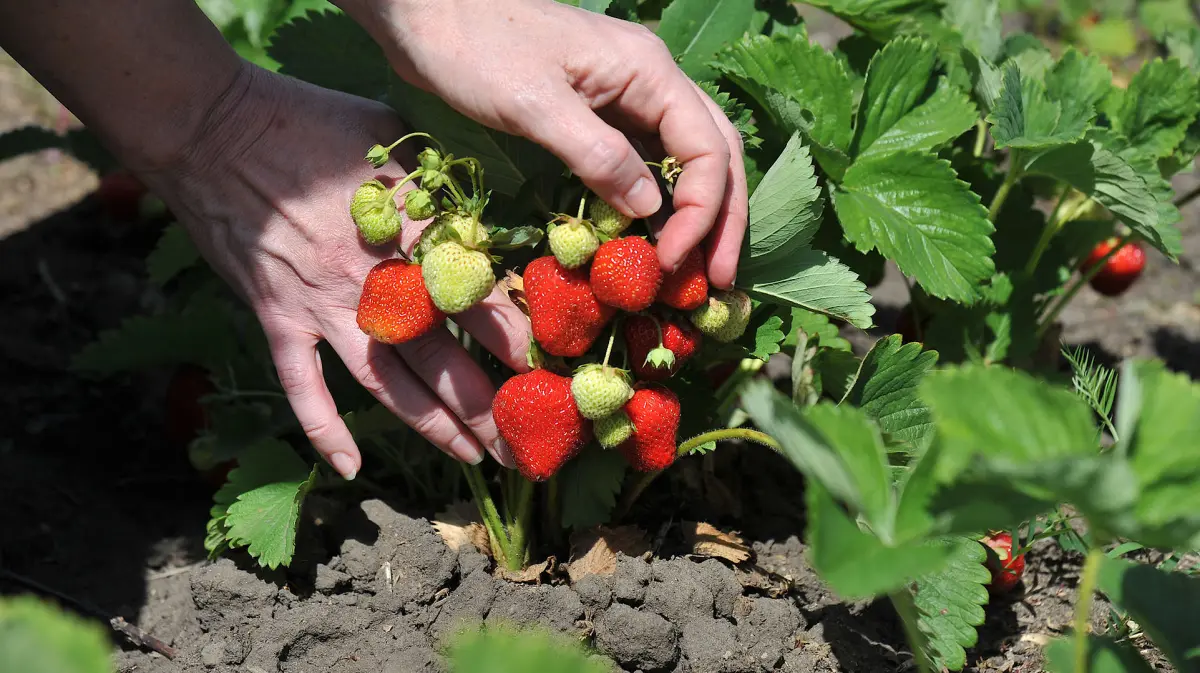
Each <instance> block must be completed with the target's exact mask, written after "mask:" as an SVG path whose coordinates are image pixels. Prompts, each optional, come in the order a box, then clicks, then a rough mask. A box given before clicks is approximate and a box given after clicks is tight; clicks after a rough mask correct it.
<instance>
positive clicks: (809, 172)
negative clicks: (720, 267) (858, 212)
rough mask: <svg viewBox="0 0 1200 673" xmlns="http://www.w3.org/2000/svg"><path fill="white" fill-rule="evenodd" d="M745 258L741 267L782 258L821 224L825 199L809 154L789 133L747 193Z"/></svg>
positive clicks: (797, 136) (797, 137)
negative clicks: (747, 246) (755, 185)
mask: <svg viewBox="0 0 1200 673" xmlns="http://www.w3.org/2000/svg"><path fill="white" fill-rule="evenodd" d="M749 206H750V226H749V229H748V231H747V238H748V239H749V240H750V255H749V259H747V260H745V261H744V262H743V268H748V269H749V268H754V267H756V266H761V265H764V264H771V263H777V262H779V261H781V260H783V261H786V260H787V258H789V257H790V256H791V255H792V254H794V253H795V252H797V251H799V250H801V249H804V248H808V247H809V244H810V243H811V242H812V239H813V236H814V235H816V233H817V230H818V229H819V228H820V227H821V212H822V210H823V209H824V206H825V203H824V200H823V199H822V198H821V188H820V187H819V186H818V185H817V176H816V172H815V170H814V168H813V163H812V156H811V155H810V154H809V151H808V148H807V147H806V146H805V145H804V141H803V139H802V137H801V136H800V134H799V133H796V134H793V135H792V137H791V139H789V140H788V143H787V146H785V147H784V149H783V152H782V153H780V155H779V158H778V159H776V160H775V163H774V164H772V165H771V168H770V169H769V170H768V171H767V174H766V175H764V176H763V179H762V182H760V183H759V185H758V187H757V188H756V189H755V190H754V194H753V195H751V197H750V204H749Z"/></svg>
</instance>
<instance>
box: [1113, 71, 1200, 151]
mask: <svg viewBox="0 0 1200 673" xmlns="http://www.w3.org/2000/svg"><path fill="white" fill-rule="evenodd" d="M1198 112H1200V86H1198V85H1197V81H1196V75H1195V74H1193V73H1192V72H1190V71H1188V70H1187V68H1185V67H1184V66H1183V64H1181V63H1180V62H1179V61H1177V60H1175V59H1171V60H1168V61H1163V60H1161V59H1154V60H1152V61H1148V62H1147V63H1146V64H1145V65H1143V66H1142V69H1141V70H1139V71H1138V73H1137V75H1135V76H1134V78H1133V80H1131V81H1130V82H1129V87H1128V88H1127V89H1124V90H1121V89H1114V90H1113V92H1112V95H1111V96H1109V98H1108V100H1107V101H1106V102H1105V113H1106V114H1107V115H1108V118H1109V120H1110V121H1111V122H1112V129H1113V130H1114V131H1116V132H1117V133H1120V134H1121V135H1123V136H1125V137H1126V138H1128V139H1129V140H1130V142H1131V143H1133V145H1134V146H1135V147H1137V148H1138V149H1139V150H1140V151H1143V152H1145V153H1146V154H1148V155H1150V156H1152V157H1154V158H1156V159H1158V158H1162V157H1165V156H1168V155H1169V154H1171V153H1172V152H1173V151H1174V150H1175V148H1176V147H1178V146H1179V143H1180V142H1182V141H1183V139H1184V136H1186V135H1187V129H1188V126H1190V125H1191V124H1192V122H1193V121H1195V120H1196V114H1197V113H1198Z"/></svg>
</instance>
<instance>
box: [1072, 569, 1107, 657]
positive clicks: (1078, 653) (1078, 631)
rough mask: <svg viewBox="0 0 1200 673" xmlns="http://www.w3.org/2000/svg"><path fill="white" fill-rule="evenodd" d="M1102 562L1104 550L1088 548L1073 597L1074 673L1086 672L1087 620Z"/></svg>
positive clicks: (1090, 612) (1089, 615)
mask: <svg viewBox="0 0 1200 673" xmlns="http://www.w3.org/2000/svg"><path fill="white" fill-rule="evenodd" d="M1103 564H1104V552H1103V551H1101V550H1100V548H1099V547H1092V548H1091V549H1089V550H1088V554H1087V560H1085V561H1084V562H1083V572H1082V574H1080V576H1079V596H1078V597H1077V598H1076V599H1075V625H1074V628H1075V634H1074V637H1075V673H1087V669H1088V622H1089V617H1091V614H1092V596H1093V595H1094V594H1095V593H1096V584H1097V583H1098V582H1099V581H1100V566H1102V565H1103Z"/></svg>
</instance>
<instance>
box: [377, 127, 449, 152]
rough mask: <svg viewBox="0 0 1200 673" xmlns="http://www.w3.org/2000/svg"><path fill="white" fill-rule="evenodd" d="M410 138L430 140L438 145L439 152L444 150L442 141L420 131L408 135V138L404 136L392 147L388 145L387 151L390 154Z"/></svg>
mask: <svg viewBox="0 0 1200 673" xmlns="http://www.w3.org/2000/svg"><path fill="white" fill-rule="evenodd" d="M410 138H428V139H429V140H432V141H433V144H434V145H437V146H438V149H439V150H440V149H443V148H442V143H441V141H439V140H438V139H437V138H434V137H433V136H431V135H429V134H428V133H422V132H420V131H417V132H415V133H410V134H408V135H406V136H403V137H401V138H400V139H399V140H397V141H396V142H394V143H392V144H391V145H388V146H387V148H386V149H387V151H388V152H389V153H390V152H391V151H392V150H394V149H396V146H397V145H399V144H400V143H402V142H404V141H405V140H408V139H410Z"/></svg>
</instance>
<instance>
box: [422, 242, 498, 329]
mask: <svg viewBox="0 0 1200 673" xmlns="http://www.w3.org/2000/svg"><path fill="white" fill-rule="evenodd" d="M421 270H422V276H423V277H424V279H425V287H427V288H429V296H430V297H432V298H433V303H434V304H435V305H436V306H437V307H438V308H439V309H441V311H442V312H443V313H449V314H454V313H462V312H463V311H465V310H467V309H469V308H471V307H472V306H474V305H475V304H478V303H479V302H480V301H482V300H483V298H484V297H486V296H488V294H490V293H491V291H492V288H493V287H494V286H495V285H496V274H495V273H494V272H493V271H492V260H491V258H490V257H488V256H487V253H484V252H480V251H478V250H471V249H469V248H466V247H463V245H462V244H461V243H457V242H455V241H447V242H445V243H442V244H440V245H438V246H436V247H435V248H434V249H433V250H430V251H429V254H428V255H425V259H424V260H423V261H422V262H421Z"/></svg>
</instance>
